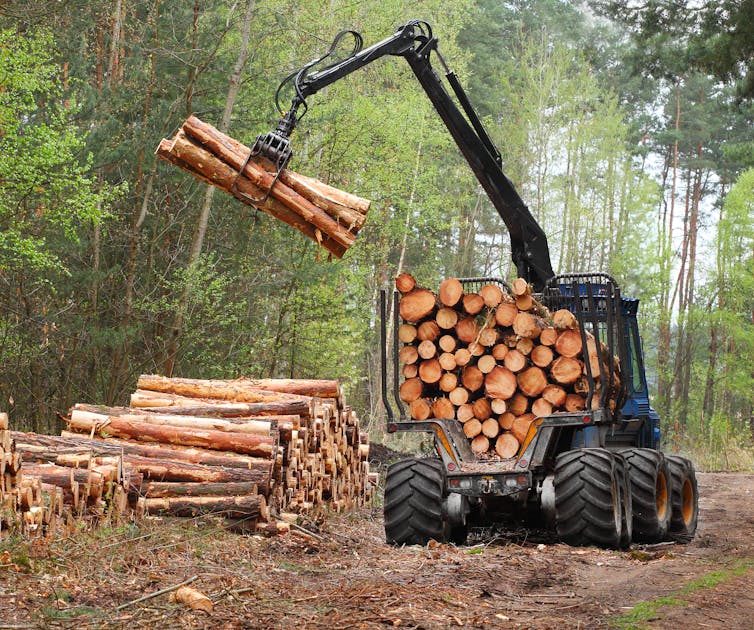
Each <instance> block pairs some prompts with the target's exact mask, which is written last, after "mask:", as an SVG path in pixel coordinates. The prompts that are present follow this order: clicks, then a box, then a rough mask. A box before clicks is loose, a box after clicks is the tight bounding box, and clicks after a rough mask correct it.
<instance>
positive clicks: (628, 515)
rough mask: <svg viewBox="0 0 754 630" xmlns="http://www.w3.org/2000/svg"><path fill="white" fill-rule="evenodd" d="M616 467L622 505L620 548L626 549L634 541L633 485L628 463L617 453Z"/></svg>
mask: <svg viewBox="0 0 754 630" xmlns="http://www.w3.org/2000/svg"><path fill="white" fill-rule="evenodd" d="M615 466H616V470H617V475H618V488H619V489H620V505H621V523H620V526H621V534H620V547H621V549H626V548H628V547H629V546H630V545H631V541H632V540H633V537H634V534H633V529H634V525H633V514H634V510H633V501H632V500H631V484H630V482H629V481H628V473H627V472H626V461H625V460H624V459H623V456H622V455H620V454H618V453H615Z"/></svg>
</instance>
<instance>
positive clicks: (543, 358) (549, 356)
mask: <svg viewBox="0 0 754 630" xmlns="http://www.w3.org/2000/svg"><path fill="white" fill-rule="evenodd" d="M529 358H530V359H531V362H532V363H533V364H534V365H536V366H537V367H541V368H546V367H547V366H549V365H550V363H552V360H553V358H554V355H553V353H552V350H551V349H550V348H549V347H548V346H535V347H534V348H532V351H531V353H530V354H529Z"/></svg>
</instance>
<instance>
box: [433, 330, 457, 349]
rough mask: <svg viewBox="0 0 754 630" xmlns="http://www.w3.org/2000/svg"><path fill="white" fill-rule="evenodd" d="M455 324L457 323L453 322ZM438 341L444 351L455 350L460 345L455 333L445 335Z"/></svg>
mask: <svg viewBox="0 0 754 630" xmlns="http://www.w3.org/2000/svg"><path fill="white" fill-rule="evenodd" d="M453 326H455V324H453ZM437 343H438V345H439V346H440V348H441V349H442V351H443V352H455V351H456V347H457V345H458V342H457V341H456V338H455V337H454V336H453V335H443V336H442V337H440V339H439V340H438V342H437Z"/></svg>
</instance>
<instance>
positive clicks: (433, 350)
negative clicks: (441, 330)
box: [416, 339, 437, 359]
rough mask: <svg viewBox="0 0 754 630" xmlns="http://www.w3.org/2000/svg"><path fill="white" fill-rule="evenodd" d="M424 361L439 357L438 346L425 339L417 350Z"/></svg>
mask: <svg viewBox="0 0 754 630" xmlns="http://www.w3.org/2000/svg"><path fill="white" fill-rule="evenodd" d="M416 351H417V352H418V353H419V357H421V358H422V359H433V358H434V357H435V356H436V355H437V346H436V345H435V342H434V341H430V340H429V339H425V340H424V341H422V342H421V343H420V344H419V347H418V348H417V349H416Z"/></svg>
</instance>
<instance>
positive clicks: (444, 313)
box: [435, 306, 458, 330]
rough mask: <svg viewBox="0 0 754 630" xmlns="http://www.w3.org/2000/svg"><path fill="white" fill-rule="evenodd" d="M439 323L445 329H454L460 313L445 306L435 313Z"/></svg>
mask: <svg viewBox="0 0 754 630" xmlns="http://www.w3.org/2000/svg"><path fill="white" fill-rule="evenodd" d="M435 321H436V322H437V325H438V326H439V327H440V328H442V329H443V330H452V329H453V328H455V326H456V324H457V323H458V313H457V312H456V311H455V310H453V309H452V308H448V307H447V306H443V307H442V308H441V309H440V310H439V311H437V315H435Z"/></svg>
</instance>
